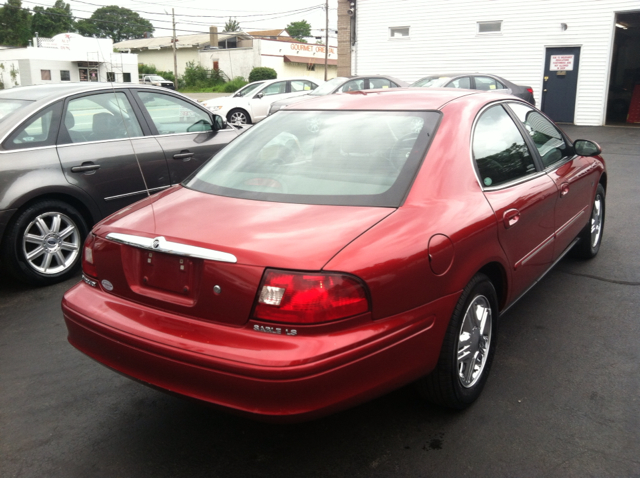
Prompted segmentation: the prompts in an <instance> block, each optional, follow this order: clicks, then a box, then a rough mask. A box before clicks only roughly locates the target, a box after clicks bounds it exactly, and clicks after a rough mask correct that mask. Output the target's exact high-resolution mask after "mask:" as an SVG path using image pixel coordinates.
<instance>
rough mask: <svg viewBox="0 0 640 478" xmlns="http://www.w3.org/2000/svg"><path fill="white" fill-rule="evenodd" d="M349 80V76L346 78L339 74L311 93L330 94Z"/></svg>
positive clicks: (318, 94)
mask: <svg viewBox="0 0 640 478" xmlns="http://www.w3.org/2000/svg"><path fill="white" fill-rule="evenodd" d="M347 80H349V78H344V77H342V76H338V77H337V78H333V79H331V80H329V81H327V82H326V83H323V84H321V85H320V86H318V87H317V88H316V89H315V90H313V91H312V92H311V93H309V94H310V95H313V96H323V95H330V94H331V93H333V92H334V91H335V90H336V88H338V87H339V86H340V85H342V84H343V83H344V82H345V81H347Z"/></svg>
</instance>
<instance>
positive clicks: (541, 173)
mask: <svg viewBox="0 0 640 478" xmlns="http://www.w3.org/2000/svg"><path fill="white" fill-rule="evenodd" d="M546 175H547V173H545V172H544V171H536V172H535V174H534V173H531V174H529V175H527V176H522V177H520V178H518V179H514V180H513V181H509V182H508V183H502V184H500V185H498V186H488V187H487V186H483V188H482V191H483V192H490V191H500V190H501V189H506V188H510V187H512V186H516V185H518V184H522V183H526V182H527V181H531V180H532V179H536V178H539V177H541V176H546ZM476 178H477V173H476Z"/></svg>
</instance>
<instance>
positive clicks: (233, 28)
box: [224, 17, 240, 32]
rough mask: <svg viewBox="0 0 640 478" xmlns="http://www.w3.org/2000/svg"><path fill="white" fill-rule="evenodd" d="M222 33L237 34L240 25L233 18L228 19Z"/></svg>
mask: <svg viewBox="0 0 640 478" xmlns="http://www.w3.org/2000/svg"><path fill="white" fill-rule="evenodd" d="M224 31H225V32H239V31H240V24H239V23H238V21H237V20H236V19H235V18H231V17H229V21H228V22H227V23H225V24H224Z"/></svg>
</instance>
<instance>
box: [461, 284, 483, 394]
mask: <svg viewBox="0 0 640 478" xmlns="http://www.w3.org/2000/svg"><path fill="white" fill-rule="evenodd" d="M491 332H492V317H491V305H490V303H489V300H488V299H487V298H486V297H485V296H482V295H479V296H477V297H476V298H475V299H473V301H472V302H471V304H469V307H468V308H467V311H466V312H465V315H464V319H463V320H462V326H461V327H460V334H459V336H458V354H457V359H456V365H457V370H458V380H459V381H460V384H461V385H462V386H463V387H465V388H470V387H473V386H474V385H475V384H476V382H477V381H478V380H479V379H480V377H481V376H482V371H483V370H484V366H485V364H486V362H487V357H488V356H489V347H490V346H491Z"/></svg>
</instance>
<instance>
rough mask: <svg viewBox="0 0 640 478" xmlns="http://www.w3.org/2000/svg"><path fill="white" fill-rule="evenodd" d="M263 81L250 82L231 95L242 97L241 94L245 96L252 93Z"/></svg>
mask: <svg viewBox="0 0 640 478" xmlns="http://www.w3.org/2000/svg"><path fill="white" fill-rule="evenodd" d="M263 83H264V82H262V81H261V82H259V83H251V84H249V85H247V86H245V87H244V88H242V89H240V90H238V91H236V93H235V94H234V95H233V96H235V97H240V98H242V97H243V96H247V95H248V94H250V93H252V92H253V91H254V90H255V89H256V88H258V87H259V86H262V85H263Z"/></svg>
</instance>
